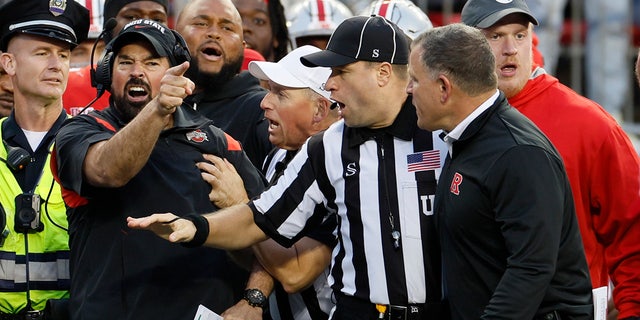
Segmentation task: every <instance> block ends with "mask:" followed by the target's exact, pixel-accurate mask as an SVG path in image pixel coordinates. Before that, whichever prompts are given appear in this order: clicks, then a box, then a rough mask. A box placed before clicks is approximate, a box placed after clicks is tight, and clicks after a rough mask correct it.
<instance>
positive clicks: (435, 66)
mask: <svg viewBox="0 0 640 320" xmlns="http://www.w3.org/2000/svg"><path fill="white" fill-rule="evenodd" d="M409 61H410V64H409V65H410V75H411V79H412V80H411V82H410V84H409V87H408V89H407V91H408V92H409V93H411V94H413V103H414V105H415V106H416V109H417V112H418V125H419V126H420V127H421V128H423V129H428V130H436V129H443V130H444V131H445V132H446V136H445V137H444V141H445V142H446V143H447V144H448V145H449V157H448V158H447V161H446V162H445V166H444V168H443V171H442V174H441V176H440V183H439V184H438V188H437V192H436V200H435V202H436V207H435V210H436V211H435V215H436V219H437V229H438V233H439V236H440V241H441V246H442V253H443V270H444V292H445V298H446V299H448V301H449V303H450V307H451V316H452V319H454V320H456V319H563V320H565V319H593V305H592V297H591V282H590V280H589V270H588V268H587V264H586V259H585V255H584V250H583V248H582V244H581V239H580V234H579V231H578V226H577V223H576V217H575V210H574V205H573V199H572V196H571V189H570V187H569V183H568V180H567V177H566V173H565V171H564V166H563V163H562V160H561V158H560V156H559V155H558V153H557V151H556V150H555V148H554V147H553V146H552V144H551V142H549V140H548V139H547V138H546V137H545V136H544V135H543V134H542V132H540V130H539V129H538V128H537V127H536V126H535V125H534V124H533V123H532V122H530V121H529V120H528V119H526V118H525V117H524V116H523V115H521V114H520V113H519V112H518V111H516V110H515V109H513V108H511V106H510V105H509V104H508V102H507V100H506V99H505V96H504V95H503V94H501V93H500V92H499V91H498V90H497V89H496V88H497V80H496V74H495V70H494V66H495V63H494V58H493V55H492V53H491V49H490V47H489V44H488V43H487V41H486V40H485V37H484V35H483V34H482V33H481V32H479V31H477V30H475V29H473V28H469V27H466V26H463V25H460V24H456V25H449V26H446V27H442V28H436V29H433V30H431V31H428V32H426V33H425V34H423V35H421V36H420V37H418V38H417V39H416V40H414V43H413V45H412V51H411V56H410V60H409Z"/></svg>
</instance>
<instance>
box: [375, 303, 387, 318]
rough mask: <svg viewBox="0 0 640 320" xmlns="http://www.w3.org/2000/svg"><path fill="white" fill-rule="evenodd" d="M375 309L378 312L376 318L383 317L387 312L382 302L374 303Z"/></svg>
mask: <svg viewBox="0 0 640 320" xmlns="http://www.w3.org/2000/svg"><path fill="white" fill-rule="evenodd" d="M376 310H378V312H380V315H379V316H378V319H384V314H385V313H386V312H387V306H386V305H384V304H376Z"/></svg>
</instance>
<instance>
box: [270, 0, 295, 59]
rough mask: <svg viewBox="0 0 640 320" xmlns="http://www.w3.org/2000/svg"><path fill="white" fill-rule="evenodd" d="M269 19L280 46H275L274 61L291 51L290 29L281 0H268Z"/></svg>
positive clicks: (272, 31)
mask: <svg viewBox="0 0 640 320" xmlns="http://www.w3.org/2000/svg"><path fill="white" fill-rule="evenodd" d="M267 9H268V11H269V20H271V33H272V34H273V37H274V38H276V40H278V46H277V47H275V48H273V58H274V61H280V59H282V58H283V57H284V56H286V55H287V53H288V52H289V41H290V39H289V29H288V28H287V17H286V16H285V15H284V7H282V4H281V3H280V0H269V1H267Z"/></svg>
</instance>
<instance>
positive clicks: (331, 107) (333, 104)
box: [329, 102, 338, 110]
mask: <svg viewBox="0 0 640 320" xmlns="http://www.w3.org/2000/svg"><path fill="white" fill-rule="evenodd" d="M337 107H338V103H337V102H334V103H332V104H331V106H329V109H331V110H333V109H335V108H337Z"/></svg>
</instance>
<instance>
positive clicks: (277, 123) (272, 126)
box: [267, 119, 280, 130]
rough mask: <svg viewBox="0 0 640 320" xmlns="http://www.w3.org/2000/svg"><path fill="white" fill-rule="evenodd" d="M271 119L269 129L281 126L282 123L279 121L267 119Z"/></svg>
mask: <svg viewBox="0 0 640 320" xmlns="http://www.w3.org/2000/svg"><path fill="white" fill-rule="evenodd" d="M267 120H268V121H269V130H275V129H277V128H279V127H280V123H279V122H277V121H273V120H271V119H267Z"/></svg>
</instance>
